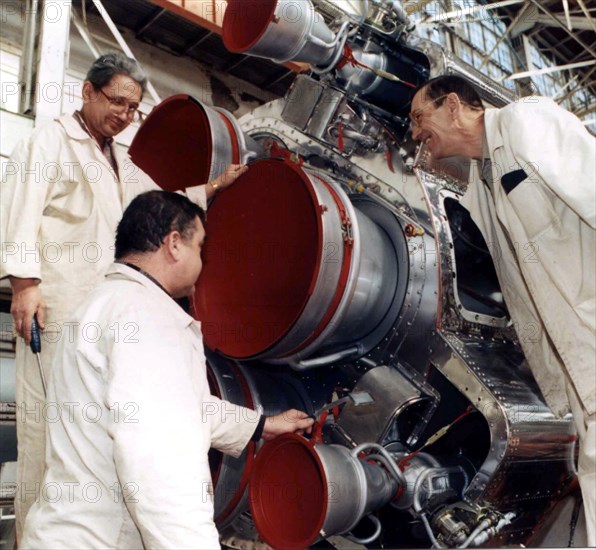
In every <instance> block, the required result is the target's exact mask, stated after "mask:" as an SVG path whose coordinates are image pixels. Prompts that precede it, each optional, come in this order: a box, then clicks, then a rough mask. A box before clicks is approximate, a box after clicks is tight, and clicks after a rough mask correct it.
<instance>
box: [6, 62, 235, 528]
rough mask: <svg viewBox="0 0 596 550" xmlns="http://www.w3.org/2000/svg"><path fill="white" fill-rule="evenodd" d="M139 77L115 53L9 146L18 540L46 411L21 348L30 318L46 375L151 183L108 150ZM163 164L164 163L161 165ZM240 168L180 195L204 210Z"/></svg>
mask: <svg viewBox="0 0 596 550" xmlns="http://www.w3.org/2000/svg"><path fill="white" fill-rule="evenodd" d="M145 85H146V77H145V75H144V73H143V72H142V70H141V69H140V68H139V67H138V65H137V64H136V62H135V61H134V60H132V59H130V58H128V57H126V56H124V55H122V54H117V53H116V54H107V55H103V56H101V57H100V58H98V59H97V60H96V61H95V62H94V63H93V65H92V66H91V68H90V69H89V72H88V74H87V77H86V80H85V82H84V84H83V90H82V93H83V107H82V109H81V110H80V111H77V112H75V113H74V115H70V114H68V115H63V116H61V117H60V118H59V119H57V120H55V121H53V122H52V123H50V124H49V125H46V126H43V127H40V128H38V129H36V130H35V131H34V132H33V134H32V135H31V136H30V137H29V138H28V139H25V140H24V141H22V142H21V143H20V144H18V145H17V147H16V148H15V150H14V152H13V154H12V156H11V158H10V160H9V161H8V163H7V165H6V171H5V174H4V175H3V179H2V183H1V185H0V194H1V201H0V234H1V239H2V242H1V253H2V262H1V265H0V278H4V277H10V282H11V286H12V291H13V297H12V306H11V313H12V315H13V318H14V324H15V328H16V331H17V333H18V334H19V335H20V336H21V337H23V338H24V340H23V339H20V338H18V339H17V349H16V374H17V380H16V401H17V437H18V463H17V494H16V498H15V508H16V531H17V540H18V539H19V538H20V536H21V533H22V530H23V523H24V520H25V516H26V514H27V511H28V509H29V508H30V506H31V504H32V503H33V502H34V501H35V500H36V499H38V498H39V494H40V493H39V492H40V488H41V479H42V476H43V468H44V454H45V453H44V448H45V420H46V416H47V414H46V410H45V408H44V404H45V399H44V395H43V389H42V383H41V378H40V373H39V370H38V367H37V362H36V359H35V357H34V355H33V354H32V353H31V351H30V350H29V349H28V347H27V344H28V343H29V341H30V333H31V322H32V319H33V315H34V314H37V318H38V320H39V323H40V325H41V326H42V327H44V326H45V329H46V330H45V333H44V334H43V335H42V353H41V356H42V363H43V367H44V369H47V370H48V371H47V372H45V375H46V377H48V376H49V374H50V373H49V369H50V366H51V364H52V358H53V356H54V353H55V347H56V345H57V343H58V342H59V341H60V340H61V338H63V337H65V335H68V333H69V331H70V330H72V328H71V327H69V326H68V325H67V324H65V323H68V319H69V315H70V313H71V312H72V311H73V309H74V308H75V307H76V306H77V305H78V304H79V303H80V302H81V300H82V299H83V298H84V297H85V296H87V295H88V293H89V292H90V291H91V289H93V287H94V286H95V285H96V284H97V283H98V282H99V281H100V280H101V279H102V278H103V275H104V274H105V271H106V269H107V267H108V266H109V265H110V263H111V262H112V260H113V242H114V232H115V229H116V225H117V223H118V220H119V219H120V217H121V216H122V212H123V211H124V208H125V207H126V205H127V204H128V203H129V202H130V201H131V200H132V199H133V198H134V197H135V196H137V195H138V194H139V193H142V192H144V191H147V190H150V189H157V188H158V187H157V185H156V184H155V183H154V182H153V181H152V180H151V178H149V176H148V175H147V174H145V173H144V172H143V171H142V170H140V169H139V168H138V167H137V166H135V165H134V164H133V163H132V161H131V160H130V158H129V157H128V155H127V154H126V153H124V152H123V151H121V150H119V149H118V148H117V147H115V146H114V143H113V138H114V136H115V135H117V134H118V133H120V132H122V131H123V130H124V129H125V128H127V127H128V126H129V124H130V123H131V122H132V121H133V120H134V119H135V118H137V117H138V116H139V115H138V109H139V104H140V102H141V99H142V97H143V92H144V90H145ZM164 162H167V159H164ZM243 170H245V167H244V166H240V165H234V166H230V167H228V169H227V170H226V172H225V173H224V174H223V175H222V176H221V177H220V178H218V179H217V180H216V181H213V182H211V183H210V184H208V185H203V186H197V187H193V188H189V189H187V190H186V193H187V196H188V197H189V198H190V199H191V200H192V201H194V202H196V203H197V204H199V205H201V206H203V207H205V206H206V201H207V199H208V198H209V197H210V196H211V195H213V194H214V193H215V191H216V190H217V189H218V188H223V187H225V186H227V185H229V184H231V183H232V182H233V181H234V179H235V177H236V176H237V175H239V174H240V173H241V172H242V171H243Z"/></svg>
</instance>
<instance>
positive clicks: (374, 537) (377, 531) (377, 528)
mask: <svg viewBox="0 0 596 550" xmlns="http://www.w3.org/2000/svg"><path fill="white" fill-rule="evenodd" d="M367 517H368V519H370V521H372V522H373V523H374V524H375V532H374V533H373V534H372V535H371V536H370V537H367V538H365V539H359V538H357V537H355V536H354V535H351V534H349V533H348V534H346V535H344V537H346V538H347V539H348V540H351V541H352V542H355V543H356V544H370V543H371V542H374V541H375V540H377V539H378V538H379V535H380V534H381V529H382V526H381V521H380V520H379V518H377V517H375V516H373V515H372V514H369V515H368V516H367Z"/></svg>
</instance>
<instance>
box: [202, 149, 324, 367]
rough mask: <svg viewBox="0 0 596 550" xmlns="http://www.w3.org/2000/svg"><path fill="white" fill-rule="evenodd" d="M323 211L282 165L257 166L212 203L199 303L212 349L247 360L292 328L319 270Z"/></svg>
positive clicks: (290, 167) (302, 177)
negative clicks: (321, 212)
mask: <svg viewBox="0 0 596 550" xmlns="http://www.w3.org/2000/svg"><path fill="white" fill-rule="evenodd" d="M319 208H320V207H319V204H318V201H317V198H316V195H315V193H314V189H313V188H312V184H311V182H310V180H309V179H308V177H307V176H306V174H305V173H304V172H303V171H302V170H301V169H300V168H298V167H297V166H296V165H294V164H292V163H287V162H283V161H278V160H265V161H259V162H256V163H254V164H253V165H251V166H250V167H249V169H248V171H247V172H246V173H245V174H243V175H242V176H240V177H239V178H238V180H237V181H236V182H235V183H234V185H232V186H231V187H229V188H228V189H226V190H225V191H224V192H223V193H221V194H220V195H219V196H218V197H217V199H216V200H215V201H214V202H213V203H212V205H211V206H210V208H209V211H208V215H207V224H206V232H207V239H206V242H205V246H204V248H203V271H202V273H201V276H200V278H199V281H198V283H197V286H196V291H195V303H194V306H195V308H194V311H195V314H196V316H197V318H198V319H199V320H200V321H201V324H202V331H203V337H204V339H205V343H206V344H207V346H209V347H210V348H211V349H213V350H216V351H219V352H221V353H223V354H225V355H227V356H229V357H233V358H236V359H246V358H249V357H254V356H257V355H260V354H262V353H263V352H265V351H266V350H267V349H269V348H270V347H271V346H273V345H274V344H276V343H277V342H279V341H280V340H281V339H282V338H283V336H284V335H285V334H287V332H288V331H289V330H290V329H291V328H292V327H293V326H294V324H295V323H296V321H297V320H298V319H299V317H300V314H301V312H302V311H303V309H304V307H305V305H306V303H307V302H308V299H309V297H310V295H311V294H312V291H313V288H314V285H315V283H316V280H317V275H318V270H319V266H320V258H321V251H322V240H323V236H322V221H321V214H320V211H319Z"/></svg>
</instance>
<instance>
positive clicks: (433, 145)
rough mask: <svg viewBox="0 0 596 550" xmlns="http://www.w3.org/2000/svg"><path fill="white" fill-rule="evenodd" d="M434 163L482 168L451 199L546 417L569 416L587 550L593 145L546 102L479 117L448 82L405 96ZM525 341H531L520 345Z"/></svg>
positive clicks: (478, 106)
mask: <svg viewBox="0 0 596 550" xmlns="http://www.w3.org/2000/svg"><path fill="white" fill-rule="evenodd" d="M410 118H411V129H412V136H413V138H414V139H415V140H418V141H421V142H423V143H424V144H425V145H426V147H427V148H428V150H429V151H430V153H431V155H432V158H433V159H443V158H446V157H451V156H463V157H468V158H471V159H477V160H478V161H481V162H482V177H481V178H478V179H477V180H475V181H472V182H471V183H470V184H469V187H468V190H467V192H466V194H465V195H464V197H463V198H462V201H461V203H462V205H463V206H465V207H466V208H467V209H468V210H469V211H470V214H471V216H472V219H473V220H474V222H475V223H476V225H478V227H479V228H480V230H481V232H482V234H483V236H484V239H485V240H486V242H487V243H488V244H489V250H490V251H491V254H492V255H493V260H494V262H495V267H496V270H497V274H498V277H499V282H500V284H501V288H502V290H503V295H504V297H505V301H506V303H507V307H508V309H509V312H510V314H511V317H512V320H513V322H514V325H515V327H516V328H517V329H518V331H519V333H518V336H519V341H520V344H521V346H522V348H523V350H524V354H525V356H526V359H527V361H528V364H529V366H530V369H531V370H532V373H533V374H534V378H535V379H536V382H537V383H538V385H539V386H540V389H541V390H542V394H543V395H544V398H545V400H546V402H547V403H548V404H549V406H550V407H551V409H552V410H553V412H554V413H555V414H556V415H564V414H566V413H567V412H569V411H570V410H571V411H572V412H573V416H574V419H575V424H576V427H577V432H578V435H579V439H580V454H579V467H578V477H579V482H580V485H581V488H582V496H583V499H584V507H585V512H586V520H587V526H588V545H589V546H595V545H596V364H595V357H596V298H595V296H596V292H595V287H596V232H595V231H594V229H595V227H596V142H595V140H594V137H593V136H591V135H590V134H589V132H588V131H587V129H586V128H585V127H584V126H583V125H582V123H581V122H580V120H579V119H578V118H577V117H576V116H575V115H572V114H571V113H569V112H568V111H565V110H564V109H562V108H560V107H559V106H558V105H557V104H556V103H555V102H554V101H552V100H551V99H549V98H545V97H534V96H533V97H526V98H522V99H520V100H518V101H517V102H515V103H513V104H511V105H508V106H506V107H503V108H502V109H486V110H485V109H484V108H483V106H482V102H481V100H480V97H479V96H478V94H477V92H476V91H475V89H474V88H473V86H472V85H471V84H469V83H468V82H467V81H465V80H464V79H462V78H460V77H457V76H442V77H438V78H435V79H433V80H430V81H429V82H427V83H426V84H425V85H423V86H422V87H421V88H420V89H418V90H417V92H416V93H415V95H414V98H413V100H412V111H411V114H410ZM528 334H531V335H532V336H531V337H528Z"/></svg>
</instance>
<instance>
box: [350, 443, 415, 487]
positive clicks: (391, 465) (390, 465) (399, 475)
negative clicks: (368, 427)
mask: <svg viewBox="0 0 596 550" xmlns="http://www.w3.org/2000/svg"><path fill="white" fill-rule="evenodd" d="M364 449H374V450H375V451H377V452H378V453H381V455H382V456H377V458H378V459H380V458H382V457H383V458H385V459H386V462H383V461H380V462H383V464H384V465H385V466H386V467H387V469H388V470H389V471H391V472H392V473H393V474H394V475H395V478H396V479H397V480H398V481H399V482H400V483H401V484H402V485H404V486H405V485H406V478H405V476H404V473H403V472H402V471H401V470H400V469H399V467H398V466H397V464H396V463H395V460H393V457H392V456H391V455H390V454H389V453H388V452H387V449H385V447H383V446H381V445H379V444H378V443H361V444H360V445H358V446H357V447H354V448H353V449H352V450H351V451H350V454H351V455H352V456H353V457H355V458H358V455H359V454H360V453H361V452H362V451H364Z"/></svg>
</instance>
